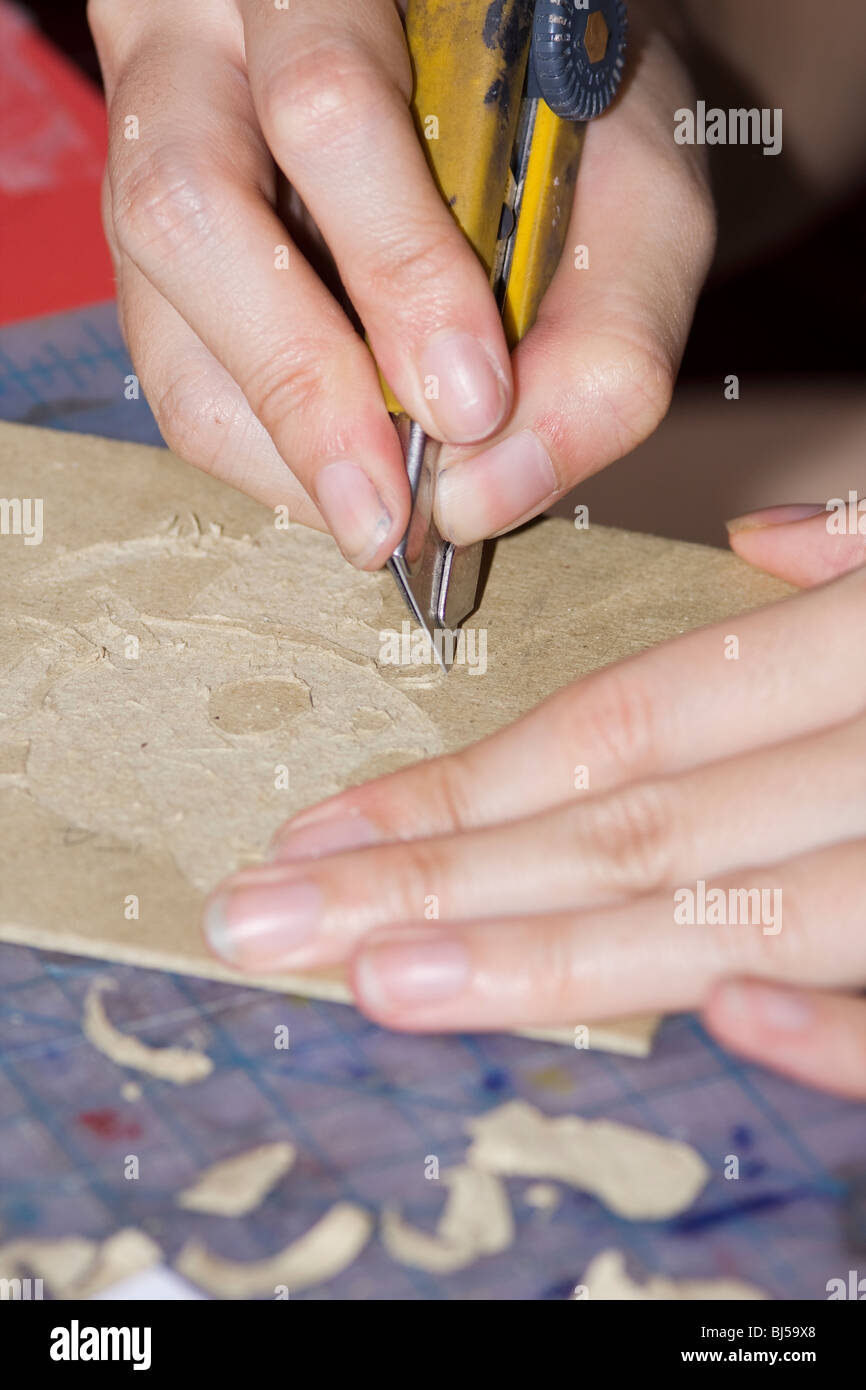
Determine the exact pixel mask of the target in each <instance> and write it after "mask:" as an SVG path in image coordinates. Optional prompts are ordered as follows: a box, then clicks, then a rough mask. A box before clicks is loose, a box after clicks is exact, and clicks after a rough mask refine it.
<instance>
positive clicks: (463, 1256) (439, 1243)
mask: <svg viewBox="0 0 866 1390" xmlns="http://www.w3.org/2000/svg"><path fill="white" fill-rule="evenodd" d="M441 1181H442V1182H444V1183H445V1184H446V1186H447V1187H448V1189H449V1194H448V1200H447V1202H446V1204H445V1209H444V1211H443V1213H442V1216H441V1218H440V1221H439V1224H438V1226H437V1228H436V1234H435V1235H429V1234H428V1233H427V1232H426V1231H421V1230H419V1229H418V1228H417V1227H416V1226H410V1225H409V1224H408V1222H406V1221H404V1220H403V1218H402V1216H401V1215H400V1212H399V1210H398V1209H397V1208H396V1207H394V1206H388V1207H386V1208H385V1209H384V1211H383V1213H382V1225H381V1229H380V1236H381V1240H382V1244H383V1245H384V1247H385V1249H386V1250H387V1251H388V1254H389V1255H390V1256H391V1258H392V1259H394V1260H397V1261H398V1262H399V1263H400V1264H404V1265H411V1266H413V1267H414V1268H415V1269H425V1270H428V1271H429V1272H430V1273H431V1274H453V1273H454V1271H455V1270H458V1269H465V1268H466V1267H467V1265H471V1264H473V1263H474V1262H475V1260H477V1259H478V1257H479V1255H495V1254H498V1253H499V1252H500V1251H502V1250H507V1249H508V1247H509V1245H511V1243H512V1241H513V1240H514V1220H513V1218H512V1215H511V1207H510V1205H509V1202H508V1193H507V1192H506V1191H505V1187H504V1185H503V1184H502V1183H501V1182H500V1181H499V1179H498V1178H495V1177H493V1176H492V1174H490V1173H481V1172H479V1171H478V1170H477V1169H473V1168H468V1167H460V1168H451V1169H449V1170H448V1171H447V1172H444V1173H443V1174H442V1178H441Z"/></svg>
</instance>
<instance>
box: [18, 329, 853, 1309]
mask: <svg viewBox="0 0 866 1390" xmlns="http://www.w3.org/2000/svg"><path fill="white" fill-rule="evenodd" d="M131 371H132V367H131V364H130V363H129V361H128V358H127V357H126V354H125V351H124V349H123V345H122V342H121V340H120V336H119V334H118V331H117V328H116V324H115V320H114V310H113V306H112V305H97V306H95V307H93V308H90V309H87V310H84V311H80V312H78V313H75V314H70V315H64V316H58V317H54V318H49V319H42V320H34V321H31V322H29V323H24V324H18V325H13V326H11V327H8V328H5V329H3V330H2V331H0V418H5V419H10V420H16V421H19V422H30V423H33V424H40V425H46V426H50V427H53V428H59V429H63V428H68V429H76V430H86V431H90V432H93V433H99V434H103V435H106V436H110V437H116V438H123V439H133V440H136V441H139V442H146V443H155V442H158V440H159V435H158V431H157V429H156V426H155V423H154V421H153V419H152V416H151V415H150V412H149V411H148V409H147V406H146V404H145V402H144V401H143V400H138V401H135V400H132V401H130V400H127V399H125V396H124V383H125V378H126V377H127V376H128V375H129V374H130V373H131ZM96 974H110V975H111V976H112V978H113V979H114V980H115V982H116V984H117V989H116V991H115V992H114V993H113V994H112V995H111V996H109V1007H110V1009H111V1013H112V1017H113V1019H114V1021H115V1022H116V1023H118V1024H119V1025H120V1026H121V1027H123V1028H125V1029H128V1030H130V1031H134V1032H136V1033H138V1034H139V1035H140V1036H141V1037H142V1038H143V1039H145V1040H146V1041H147V1042H149V1043H151V1044H157V1045H158V1044H165V1043H169V1042H179V1043H184V1042H185V1043H188V1044H192V1043H194V1044H197V1045H198V1046H201V1047H204V1048H205V1050H206V1051H207V1052H208V1053H209V1054H210V1055H211V1056H212V1057H213V1059H214V1062H215V1064H216V1065H215V1069H214V1072H213V1074H212V1075H211V1076H210V1077H209V1078H208V1080H206V1081H205V1082H202V1083H199V1084H197V1085H195V1086H193V1087H186V1088H177V1087H173V1086H170V1085H168V1084H167V1083H162V1082H158V1081H155V1080H152V1079H150V1078H147V1077H135V1078H132V1077H131V1076H130V1075H129V1074H128V1073H125V1072H123V1071H122V1070H121V1069H119V1068H118V1067H116V1066H115V1065H114V1064H113V1063H112V1062H110V1061H109V1060H108V1059H107V1058H105V1057H103V1056H102V1054H101V1053H99V1052H97V1051H95V1050H94V1049H93V1048H92V1047H91V1046H90V1044H89V1043H88V1042H87V1041H86V1039H85V1038H84V1037H83V1035H82V1033H81V1029H80V1017H81V1009H82V1000H83V997H84V994H85V992H86V989H87V986H88V984H89V982H90V981H91V980H92V979H93V978H94V976H95V975H96ZM280 1025H287V1026H288V1028H289V1032H290V1039H291V1045H290V1048H289V1049H288V1051H276V1050H275V1049H274V1029H275V1028H277V1027H278V1026H280ZM131 1079H134V1080H135V1081H136V1082H137V1083H138V1085H139V1086H140V1097H139V1098H137V1099H128V1098H124V1096H123V1095H122V1094H121V1087H122V1086H123V1085H124V1083H125V1082H127V1081H129V1080H131ZM125 1094H126V1095H127V1096H128V1094H129V1092H128V1090H127V1091H126V1092H125ZM513 1097H522V1098H525V1099H527V1100H530V1101H532V1102H533V1103H534V1104H537V1105H539V1106H540V1107H541V1108H542V1109H543V1110H544V1111H546V1112H547V1113H548V1114H566V1113H571V1112H577V1113H580V1114H581V1115H583V1116H585V1117H589V1118H592V1117H597V1116H606V1117H608V1118H611V1119H616V1120H620V1121H622V1122H624V1123H628V1124H634V1125H639V1126H641V1127H644V1128H649V1129H653V1130H655V1131H657V1132H659V1133H664V1134H668V1135H671V1136H674V1137H677V1138H682V1139H686V1140H688V1141H689V1142H690V1143H692V1144H694V1145H695V1146H696V1147H697V1148H698V1149H699V1150H700V1151H701V1153H702V1154H703V1155H704V1157H705V1158H706V1160H707V1162H708V1163H709V1165H710V1167H711V1169H712V1171H713V1174H714V1177H713V1179H712V1181H711V1183H710V1184H709V1186H708V1187H707V1189H706V1190H705V1192H704V1193H703V1194H702V1196H701V1198H700V1199H699V1201H698V1202H697V1203H696V1205H695V1207H694V1208H693V1209H692V1210H691V1211H689V1212H688V1213H686V1214H685V1215H684V1216H682V1217H680V1218H677V1219H676V1220H673V1221H669V1222H663V1223H632V1222H626V1221H623V1220H621V1219H619V1218H617V1217H614V1216H613V1215H611V1214H610V1213H609V1212H607V1211H605V1210H604V1209H603V1208H602V1207H601V1206H600V1205H599V1204H598V1203H597V1202H596V1201H594V1200H593V1199H592V1198H590V1197H587V1196H585V1195H582V1194H579V1193H574V1192H570V1191H565V1192H564V1193H563V1198H562V1202H561V1205H560V1206H559V1208H558V1209H557V1210H556V1211H555V1212H554V1213H553V1214H552V1215H551V1213H549V1212H544V1211H539V1210H537V1209H535V1208H533V1207H532V1206H531V1205H529V1204H528V1203H527V1201H526V1200H525V1192H526V1188H527V1184H526V1183H525V1182H522V1181H517V1180H515V1181H511V1182H510V1183H509V1190H510V1193H511V1197H512V1204H513V1207H514V1212H515V1218H516V1222H517V1238H516V1241H515V1244H514V1246H513V1248H512V1249H511V1250H510V1251H509V1252H507V1253H506V1254H504V1255H501V1256H497V1257H494V1258H492V1259H485V1260H481V1261H479V1262H478V1263H477V1264H475V1265H474V1266H473V1267H472V1268H470V1269H468V1270H466V1271H463V1272H462V1273H460V1274H456V1275H453V1276H450V1277H447V1278H439V1277H432V1276H429V1275H427V1274H424V1273H421V1272H420V1271H413V1270H408V1269H405V1268H403V1267H401V1266H399V1265H397V1264H395V1263H393V1262H392V1261H391V1260H390V1259H389V1257H388V1256H387V1255H386V1254H385V1252H384V1250H383V1249H382V1248H381V1246H380V1245H379V1244H378V1243H377V1242H375V1241H374V1242H373V1243H372V1244H371V1245H370V1246H369V1247H368V1249H367V1250H366V1251H365V1253H364V1254H363V1255H362V1257H361V1258H360V1259H359V1260H358V1261H357V1263H356V1264H355V1265H354V1266H353V1267H352V1268H351V1269H349V1270H347V1271H346V1272H345V1273H344V1274H343V1275H341V1276H340V1277H339V1278H337V1279H335V1280H333V1281H332V1282H331V1283H330V1284H329V1285H328V1286H327V1287H326V1288H323V1289H318V1290H312V1291H310V1292H309V1293H307V1294H302V1295H298V1297H301V1298H310V1299H318V1298H326V1297H332V1298H349V1299H400V1298H407V1299H439V1298H457V1299H465V1298H472V1299H476V1298H481V1299H484V1298H487V1299H523V1298H528V1299H539V1298H542V1299H543V1298H552V1299H556V1298H563V1297H566V1296H567V1295H568V1292H569V1291H570V1290H571V1288H572V1287H573V1286H574V1285H575V1284H576V1283H578V1282H579V1281H580V1278H581V1275H582V1274H583V1272H584V1270H585V1268H586V1266H587V1264H588V1263H589V1261H590V1259H591V1258H592V1256H593V1255H594V1254H595V1253H596V1252H597V1251H599V1250H601V1249H604V1248H609V1247H615V1248H618V1249H622V1250H625V1251H627V1252H628V1253H629V1254H630V1256H631V1257H632V1258H633V1260H634V1262H635V1265H636V1267H637V1268H643V1269H645V1270H653V1271H654V1270H663V1271H664V1272H665V1273H668V1274H670V1275H673V1276H675V1277H687V1276H692V1277H705V1276H708V1275H712V1274H717V1275H733V1276H739V1277H741V1278H744V1279H746V1280H748V1281H750V1282H752V1283H755V1284H758V1285H759V1286H761V1287H762V1288H764V1289H765V1290H766V1291H767V1292H768V1293H770V1294H771V1295H772V1296H775V1297H778V1298H786V1297H787V1298H800V1299H820V1298H823V1297H825V1296H826V1294H825V1285H826V1283H827V1280H828V1279H830V1278H836V1277H845V1276H846V1275H847V1271H848V1270H849V1269H850V1268H857V1267H858V1263H857V1262H858V1257H859V1262H860V1264H859V1267H860V1268H861V1269H862V1268H863V1267H864V1260H866V1251H864V1250H862V1249H861V1250H860V1251H859V1252H858V1250H857V1248H856V1245H855V1244H854V1243H853V1242H854V1240H855V1238H856V1237H855V1236H854V1235H852V1234H851V1232H852V1231H854V1230H855V1228H856V1226H857V1222H856V1219H851V1216H852V1215H853V1216H854V1217H855V1218H856V1212H853V1213H852V1212H849V1213H848V1215H847V1216H846V1209H847V1208H850V1207H853V1205H854V1201H853V1198H852V1193H854V1192H856V1190H857V1188H858V1178H857V1173H856V1168H857V1164H858V1163H861V1164H862V1162H863V1157H864V1152H866V1107H863V1106H856V1105H853V1104H848V1103H846V1102H844V1101H841V1100H839V1099H836V1098H833V1097H830V1096H825V1095H821V1094H819V1093H816V1092H811V1091H806V1090H804V1089H802V1088H800V1087H798V1086H795V1085H793V1084H792V1083H790V1082H787V1081H785V1080H783V1079H781V1078H779V1077H776V1076H774V1075H772V1074H770V1073H768V1072H765V1071H763V1070H762V1069H761V1068H758V1067H751V1066H744V1065H742V1064H740V1063H739V1062H737V1061H736V1060H734V1059H733V1058H731V1057H729V1056H727V1055H726V1054H725V1053H723V1052H722V1051H721V1050H720V1049H719V1048H718V1047H717V1046H716V1045H715V1043H714V1042H713V1041H712V1040H711V1039H710V1038H708V1037H707V1035H706V1034H705V1033H704V1032H703V1030H702V1029H701V1028H700V1026H699V1024H698V1023H697V1022H696V1021H695V1020H694V1019H692V1018H689V1017H682V1018H675V1019H671V1020H669V1021H668V1022H667V1023H666V1024H665V1025H664V1027H663V1028H662V1031H661V1034H660V1037H659V1040H658V1042H657V1045H656V1049H655V1051H654V1054H653V1056H652V1058H650V1059H649V1060H648V1061H638V1060H633V1059H628V1058H621V1057H614V1056H610V1055H606V1054H603V1053H598V1054H588V1053H585V1052H576V1051H572V1050H570V1049H568V1048H564V1047H560V1046H553V1045H545V1044H540V1043H531V1042H527V1041H525V1040H521V1039H518V1038H514V1037H510V1036H500V1035H489V1036H484V1037H459V1038H458V1037H448V1038H417V1037H399V1036H394V1035H390V1034H388V1033H385V1032H383V1031H382V1030H381V1029H378V1028H376V1027H375V1026H374V1025H373V1024H371V1023H368V1022H367V1021H366V1020H364V1019H362V1018H361V1017H360V1016H359V1015H357V1014H355V1013H354V1012H353V1011H352V1010H349V1009H346V1008H344V1007H342V1006H339V1005H326V1004H319V1003H314V1002H309V1001H305V1000H295V999H285V998H283V997H281V996H279V995H271V994H266V993H263V992H261V991H258V990H247V989H242V988H239V987H236V986H234V985H226V984H218V983H214V982H209V981H200V980H192V979H185V978H182V977H178V976H170V975H164V974H160V973H158V972H153V971H145V970H134V969H131V968H126V967H99V966H98V965H94V963H93V962H91V961H84V960H78V959H75V958H72V957H68V956H60V955H47V954H41V953H38V952H34V951H30V950H26V949H24V948H21V947H12V946H2V947H0V1231H2V1238H4V1239H9V1238H14V1237H15V1236H19V1235H27V1234H40V1235H55V1236H56V1235H66V1234H70V1233H77V1234H83V1235H87V1236H92V1237H104V1236H106V1235H109V1234H110V1233H111V1232H112V1231H114V1230H116V1229H117V1228H118V1227H119V1226H121V1225H134V1226H138V1227H140V1228H142V1229H144V1230H146V1231H148V1232H150V1233H151V1234H152V1235H153V1236H154V1237H155V1239H157V1240H158V1241H159V1242H160V1243H161V1245H162V1246H163V1248H164V1250H165V1252H166V1256H167V1258H168V1259H169V1260H170V1259H171V1258H172V1256H173V1255H174V1254H175V1253H176V1252H177V1250H178V1249H179V1247H180V1245H181V1244H182V1242H183V1241H184V1240H185V1239H186V1238H187V1236H189V1235H191V1234H196V1235H197V1236H200V1237H203V1238H204V1239H205V1240H206V1241H207V1242H208V1243H209V1244H210V1245H211V1246H212V1248H213V1249H214V1250H217V1251H219V1252H220V1253H222V1254H224V1255H229V1256H233V1257H235V1258H238V1259H243V1258H256V1257H260V1256H262V1255H263V1254H266V1253H270V1252H272V1251H274V1250H276V1249H279V1248H280V1247H281V1246H282V1245H284V1244H286V1243H287V1242H288V1241H289V1240H291V1239H293V1238H295V1237H296V1236H298V1235H300V1234H301V1233H302V1232H303V1231H304V1230H305V1229H306V1228H307V1227H308V1226H309V1225H310V1224H311V1223H312V1222H313V1221H314V1220H315V1219H316V1218H317V1217H318V1216H319V1215H321V1214H322V1212H323V1211H324V1210H325V1209H326V1208H327V1207H328V1206H329V1205H330V1204H331V1203H332V1202H333V1201H334V1200H336V1199H337V1198H340V1197H345V1198H348V1199H350V1200H353V1201H357V1202H360V1203H362V1204H364V1205H367V1206H369V1207H370V1208H371V1209H372V1210H376V1209H378V1208H379V1207H380V1206H381V1205H382V1203H383V1202H384V1201H386V1200H390V1201H394V1200H396V1201H399V1202H401V1203H402V1204H403V1206H404V1210H405V1213H406V1215H407V1216H408V1217H409V1219H410V1220H412V1221H414V1222H416V1223H417V1224H419V1225H422V1226H424V1225H426V1226H427V1227H428V1228H431V1229H432V1227H433V1225H434V1224H435V1220H436V1217H437V1215H438V1212H439V1210H440V1208H441V1204H442V1200H443V1198H442V1195H441V1193H440V1191H439V1190H438V1189H437V1184H436V1183H435V1181H434V1182H431V1181H427V1180H426V1179H425V1177H424V1168H425V1161H426V1159H427V1157H428V1156H429V1155H436V1156H437V1157H438V1159H439V1162H440V1167H441V1168H444V1167H447V1166H448V1165H449V1164H452V1163H455V1162H459V1161H460V1159H461V1157H462V1155H463V1153H464V1150H465V1145H466V1134H465V1131H464V1122H465V1120H466V1118H467V1117H469V1116H471V1115H475V1114H478V1113H479V1112H480V1111H482V1110H485V1109H488V1108H490V1107H492V1106H495V1105H498V1104H501V1103H502V1102H503V1101H505V1100H507V1099H510V1098H513ZM278 1138H289V1139H291V1140H292V1141H293V1142H294V1143H295V1144H296V1145H297V1147H298V1150H299V1158H298V1162H297V1164H296V1166H295V1168H294V1170H293V1171H292V1173H290V1174H289V1176H288V1177H287V1178H286V1179H285V1180H284V1182H283V1183H282V1184H280V1186H279V1188H278V1189H277V1191H276V1192H274V1193H273V1194H272V1195H271V1196H270V1197H269V1198H268V1199H267V1201H266V1202H265V1204H264V1205H263V1206H262V1207H261V1208H260V1209H259V1211H258V1212H255V1213H253V1214H251V1215H250V1216H249V1217H247V1218H245V1219H243V1220H227V1219H225V1218H220V1217H208V1216H203V1215H198V1214H194V1213H186V1212H179V1211H177V1210H176V1209H175V1208H174V1206H173V1196H174V1193H175V1192H177V1190H178V1189H179V1188H181V1187H182V1186H184V1185H185V1184H187V1183H188V1182H189V1181H190V1180H191V1179H192V1178H193V1176H194V1175H195V1174H196V1173H197V1172H198V1171H200V1169H201V1168H202V1167H204V1166H205V1165H206V1164H208V1163H211V1162H213V1161H215V1160H216V1159H218V1158H222V1157H227V1156H229V1155H231V1154H234V1153H237V1152H239V1151H240V1150H242V1149H244V1148H247V1147H251V1146H252V1145H254V1144H258V1143H261V1142H264V1141H266V1140H271V1139H278ZM128 1154H135V1155H137V1156H138V1158H139V1170H140V1176H139V1178H138V1179H137V1180H125V1179H124V1178H123V1176H122V1172H123V1159H124V1157H125V1156H126V1155H128ZM728 1155H736V1156H737V1157H738V1158H739V1163H740V1176H739V1179H737V1180H735V1181H730V1180H726V1179H725V1178H724V1176H723V1169H724V1164H725V1160H726V1157H727V1156H728ZM859 1238H860V1239H862V1229H861V1232H860V1237H859Z"/></svg>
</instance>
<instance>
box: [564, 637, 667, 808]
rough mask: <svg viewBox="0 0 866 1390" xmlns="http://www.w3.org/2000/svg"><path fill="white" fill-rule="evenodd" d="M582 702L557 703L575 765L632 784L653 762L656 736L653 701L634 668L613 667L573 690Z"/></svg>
mask: <svg viewBox="0 0 866 1390" xmlns="http://www.w3.org/2000/svg"><path fill="white" fill-rule="evenodd" d="M578 689H579V690H580V695H581V697H582V698H578V699H574V698H570V699H566V700H565V701H564V702H563V711H562V714H563V718H564V722H565V728H564V731H563V734H564V737H565V738H566V739H567V740H568V743H567V744H566V746H567V747H570V748H572V749H575V748H576V749H577V750H578V752H579V753H580V756H579V757H576V759H575V760H576V761H577V762H579V763H585V764H586V765H587V767H589V769H590V775H593V774H594V772H595V770H596V768H597V769H598V772H599V773H600V774H601V775H602V776H604V777H605V780H608V779H609V777H610V773H611V772H612V773H613V775H614V776H615V777H616V778H617V779H622V780H629V781H630V780H632V779H633V778H635V777H636V776H640V775H641V774H642V773H644V772H648V771H649V769H650V768H651V767H652V765H653V763H654V761H655V754H656V744H657V734H656V722H657V720H656V714H655V708H654V704H653V700H652V698H651V696H650V693H649V689H648V688H647V686H646V684H645V682H644V681H643V680H642V679H641V677H640V676H639V675H638V673H637V670H636V669H635V667H634V665H632V664H627V665H625V666H623V667H613V668H611V669H610V670H608V671H603V672H601V673H599V675H597V676H593V677H590V679H589V680H588V681H586V682H585V683H584V685H583V687H582V689H581V688H580V687H578Z"/></svg>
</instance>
